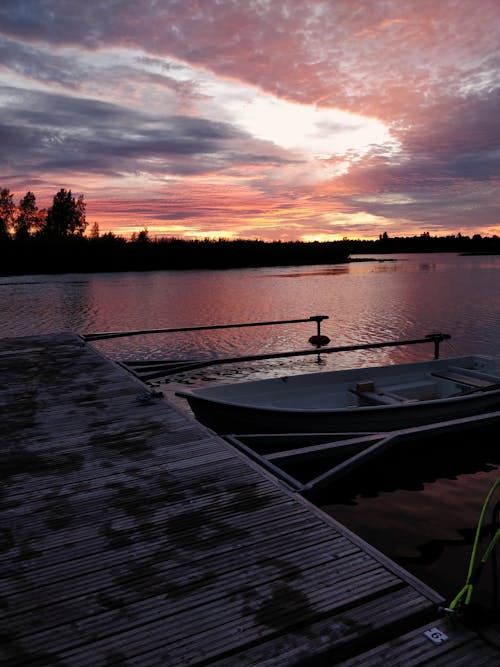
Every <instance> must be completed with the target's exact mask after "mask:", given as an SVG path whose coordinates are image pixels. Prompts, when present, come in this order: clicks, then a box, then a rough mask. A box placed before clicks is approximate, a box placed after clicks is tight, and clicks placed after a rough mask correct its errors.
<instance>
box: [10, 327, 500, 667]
mask: <svg viewBox="0 0 500 667" xmlns="http://www.w3.org/2000/svg"><path fill="white" fill-rule="evenodd" d="M0 369H1V378H2V383H1V387H0V405H1V409H2V421H1V426H0V432H1V434H2V437H1V450H0V478H1V487H0V553H1V556H2V558H1V560H0V569H1V574H0V664H1V665H2V667H10V666H15V665H16V666H18V665H33V666H35V665H37V666H41V665H43V666H47V667H61V666H70V667H76V666H84V667H90V666H91V667H100V666H105V665H106V666H108V665H115V664H116V665H131V666H138V667H147V666H153V665H154V666H158V667H169V666H175V667H184V666H188V665H198V666H199V667H201V666H202V665H203V666H206V665H214V666H217V667H223V666H224V667H236V666H244V667H246V666H247V665H248V666H249V665H260V666H262V667H264V666H268V667H280V666H289V665H296V666H298V665H302V666H304V667H305V666H306V665H307V666H308V667H313V666H316V665H318V666H319V665H322V666H323V665H329V666H333V665H343V666H344V667H347V666H349V667H353V666H368V665H370V666H371V665H383V666H384V667H396V666H398V665H401V666H403V665H404V666H405V667H408V666H410V665H424V664H425V665H435V666H436V667H437V666H438V665H450V664H467V665H469V666H472V665H474V666H479V665H483V664H484V665H488V666H489V667H491V666H494V665H500V651H499V649H498V648H496V647H495V646H494V645H493V643H491V642H488V641H486V640H485V639H483V638H482V636H480V635H479V634H477V633H475V632H473V631H472V630H471V629H468V628H466V627H464V626H463V625H462V624H461V623H459V622H458V621H452V620H450V619H449V618H447V617H444V616H443V615H442V613H441V612H440V610H439V605H440V604H441V603H442V599H441V598H440V596H439V595H438V594H437V593H436V592H434V591H432V590H431V589H429V588H428V587H427V586H425V585H424V584H423V583H421V582H419V581H418V580H416V579H415V578H413V577H412V576H411V575H410V574H408V573H407V572H406V571H404V570H403V569H401V568H399V567H398V566H396V565H395V564H394V563H392V562H391V561H389V560H388V559H386V558H385V557H384V556H382V555H381V554H380V553H379V552H377V551H376V550H374V549H373V548H371V547H370V546H369V545H367V544H366V543H364V542H362V541H361V540H360V539H359V538H357V537H356V536H355V535H353V534H352V533H350V532H349V531H348V530H347V529H345V528H344V527H342V526H341V525H339V524H338V523H337V522H336V521H335V520H334V519H332V518H331V517H329V516H327V515H326V514H324V513H323V512H321V511H320V510H319V509H318V508H316V507H315V506H314V505H312V504H311V503H309V502H308V501H307V500H305V499H304V498H301V497H300V496H298V495H296V494H294V493H293V491H291V490H289V489H287V488H285V487H284V486H282V485H281V484H280V482H279V481H278V480H276V479H275V478H273V477H272V476H271V474H270V473H269V472H266V471H265V470H262V469H261V468H260V467H259V466H258V465H257V464H256V463H255V462H252V461H251V460H248V459H247V458H246V457H245V456H244V455H243V454H242V453H241V452H239V451H238V450H237V449H236V448H233V447H232V446H231V444H230V443H228V442H226V441H224V440H223V439H221V438H219V437H218V436H217V435H215V434H214V433H212V432H211V431H209V430H208V429H206V428H204V427H203V426H201V425H199V424H197V423H196V422H194V421H193V420H191V419H190V418H189V417H188V416H186V415H184V414H182V413H180V412H179V411H177V410H176V409H175V408H174V407H172V406H171V405H169V404H168V403H167V402H166V401H165V400H164V399H163V398H162V397H158V396H153V395H151V394H150V393H149V389H148V388H147V387H146V386H145V385H144V384H142V383H141V382H140V381H139V380H138V379H137V378H135V377H133V376H132V375H130V374H128V373H127V372H126V371H125V370H124V369H123V368H121V367H120V366H119V365H118V364H115V363H114V362H112V361H110V360H108V359H106V358H104V357H103V356H102V355H100V354H99V353H98V352H97V351H96V350H95V349H93V348H92V347H91V346H90V345H89V344H86V343H85V342H84V341H83V340H82V339H81V338H80V337H78V336H76V335H73V334H54V335H46V336H37V337H28V338H15V339H3V340H0Z"/></svg>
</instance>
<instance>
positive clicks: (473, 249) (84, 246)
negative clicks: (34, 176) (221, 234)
mask: <svg viewBox="0 0 500 667" xmlns="http://www.w3.org/2000/svg"><path fill="white" fill-rule="evenodd" d="M85 208H86V205H85V201H84V197H83V195H79V196H78V197H77V198H75V197H74V196H73V195H72V193H71V191H70V190H65V189H61V190H59V192H58V193H57V194H56V195H55V196H54V198H53V202H52V206H51V207H49V208H48V209H47V210H39V209H38V207H37V205H36V197H35V195H34V194H33V193H32V192H27V193H26V195H25V196H24V197H22V198H21V199H20V201H19V203H18V204H17V205H16V204H15V203H14V198H13V194H12V193H11V192H10V190H8V189H5V188H4V189H2V190H0V274H1V275H24V274H38V273H44V274H45V273H49V274H50V273H54V274H57V273H75V272H77V273H85V272H107V271H152V270H189V269H231V268H243V267H264V266H292V265H312V264H338V263H345V262H350V261H354V260H353V259H352V255H354V254H356V255H369V254H389V253H390V254H394V253H414V252H416V253H422V252H426V253H429V252H452V253H461V254H499V253H500V238H499V237H498V236H493V237H482V236H481V235H480V234H474V235H473V236H472V237H469V236H463V235H462V234H460V233H459V234H457V235H450V236H444V237H438V236H431V235H430V234H429V233H428V232H423V233H422V234H420V235H418V236H411V237H389V235H388V234H387V233H384V234H381V235H380V236H379V238H378V239H376V240H360V239H353V240H351V239H343V240H341V241H313V242H303V241H263V240H259V239H236V240H232V239H225V238H219V239H216V240H214V239H208V238H206V239H193V240H191V239H181V238H176V237H170V238H165V237H160V238H154V239H152V238H151V236H150V233H149V231H148V230H147V229H143V230H141V231H140V232H138V233H134V234H132V236H131V237H130V239H126V238H124V237H122V236H118V235H116V234H113V233H112V232H107V233H105V234H100V232H99V228H98V225H96V224H95V223H94V224H93V225H91V227H90V232H88V223H87V221H86V214H85ZM367 259H368V258H367Z"/></svg>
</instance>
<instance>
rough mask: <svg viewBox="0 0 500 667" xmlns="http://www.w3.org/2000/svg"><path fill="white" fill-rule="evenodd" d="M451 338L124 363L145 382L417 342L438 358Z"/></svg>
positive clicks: (435, 335) (434, 336) (436, 335)
mask: <svg viewBox="0 0 500 667" xmlns="http://www.w3.org/2000/svg"><path fill="white" fill-rule="evenodd" d="M449 338H451V336H450V335H449V334H442V333H433V334H428V335H427V336H425V337H424V338H414V339H411V340H396V341H384V342H380V343H363V344H358V345H341V346H338V347H322V348H320V349H315V350H311V349H308V350H293V351H286V352H270V353H266V354H253V355H245V356H240V357H224V358H222V359H206V360H200V361H196V360H192V361H191V360H189V361H182V360H179V361H161V360H158V361H142V362H141V361H135V362H134V361H128V362H124V364H125V365H126V366H127V368H129V369H130V370H133V372H134V373H135V374H136V375H138V376H139V377H140V378H141V379H142V380H144V381H148V380H153V379H155V378H159V377H166V376H168V375H174V374H175V373H181V372H186V371H191V370H199V369H201V368H208V367H209V366H219V365H221V364H234V363H243V362H247V361H264V360H266V359H284V358H287V357H298V356H307V355H311V354H315V355H318V357H319V356H320V355H322V354H331V353H333V352H351V351H354V350H370V349H376V348H382V347H399V346H402V345H417V344H420V343H432V344H433V345H434V358H435V359H439V346H440V344H441V343H442V342H443V341H444V340H448V339H449Z"/></svg>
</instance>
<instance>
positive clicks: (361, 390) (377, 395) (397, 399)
mask: <svg viewBox="0 0 500 667" xmlns="http://www.w3.org/2000/svg"><path fill="white" fill-rule="evenodd" d="M350 391H351V392H352V393H353V394H356V396H358V397H359V399H360V404H361V405H400V404H402V403H413V402H414V401H415V399H412V398H407V397H406V396H399V395H398V394H394V393H393V392H392V391H382V390H380V389H376V388H375V384H374V383H373V382H371V381H366V382H358V383H357V384H356V387H355V388H354V389H350Z"/></svg>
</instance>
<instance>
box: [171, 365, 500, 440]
mask: <svg viewBox="0 0 500 667" xmlns="http://www.w3.org/2000/svg"><path fill="white" fill-rule="evenodd" d="M175 393H176V395H177V396H180V397H182V398H184V399H186V401H187V402H188V404H189V407H190V409H191V411H192V412H193V414H194V416H195V418H196V419H197V420H198V421H199V422H201V423H203V424H204V425H205V426H208V427H209V428H211V429H212V430H214V431H215V432H217V433H219V434H225V435H227V434H252V433H323V432H336V433H347V432H356V433H376V432H385V431H393V430H398V429H406V428H413V427H417V426H421V425H424V424H433V423H436V422H443V421H448V420H453V419H459V418H463V417H468V416H473V415H480V414H483V413H487V412H488V411H494V410H498V409H500V370H498V369H497V366H496V361H495V359H494V358H493V357H488V356H482V355H469V356H462V357H452V358H448V359H433V360H431V361H417V362H412V363H404V364H394V365H386V366H372V367H365V368H355V369H349V370H336V371H318V372H315V373H308V374H302V375H285V376H282V377H278V378H272V379H265V380H253V381H252V380H251V381H245V382H239V383H230V384H222V385H219V386H210V387H200V388H192V389H189V390H183V391H176V392H175Z"/></svg>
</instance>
